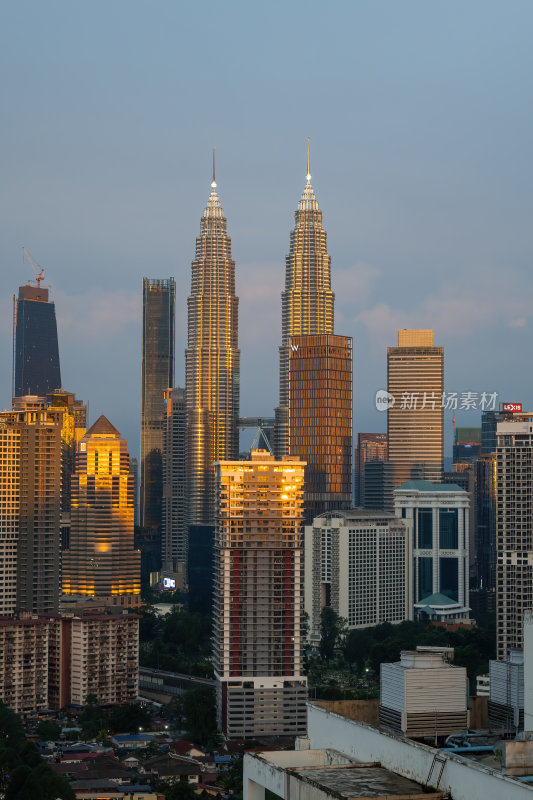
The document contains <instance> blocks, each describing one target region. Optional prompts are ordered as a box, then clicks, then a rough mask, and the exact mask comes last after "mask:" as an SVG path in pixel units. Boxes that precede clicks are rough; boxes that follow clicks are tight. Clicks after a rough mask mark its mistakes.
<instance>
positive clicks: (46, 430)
mask: <svg viewBox="0 0 533 800" xmlns="http://www.w3.org/2000/svg"><path fill="white" fill-rule="evenodd" d="M60 498H61V433H60V418H59V415H58V414H57V413H54V412H50V411H47V410H44V409H35V410H33V411H25V410H19V411H4V412H3V413H1V414H0V615H1V614H12V613H14V611H29V612H31V613H33V614H47V613H50V612H56V611H57V610H58V607H59V545H60Z"/></svg>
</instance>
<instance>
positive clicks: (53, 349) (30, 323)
mask: <svg viewBox="0 0 533 800" xmlns="http://www.w3.org/2000/svg"><path fill="white" fill-rule="evenodd" d="M14 305H15V309H14V314H15V320H14V330H15V342H14V362H15V363H14V370H13V371H14V381H13V397H20V396H22V395H26V394H34V395H38V396H40V397H42V396H44V395H46V393H47V392H52V391H54V390H55V389H60V388H61V370H60V366H59V346H58V343H57V323H56V310H55V305H54V303H51V302H50V301H49V299H48V289H46V288H44V287H41V286H40V285H37V286H30V285H29V284H28V285H27V286H20V287H19V296H18V299H17V300H16V301H15V303H14Z"/></svg>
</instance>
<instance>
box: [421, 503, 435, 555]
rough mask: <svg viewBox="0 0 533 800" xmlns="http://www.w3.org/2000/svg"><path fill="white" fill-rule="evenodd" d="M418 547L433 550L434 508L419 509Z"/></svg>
mask: <svg viewBox="0 0 533 800" xmlns="http://www.w3.org/2000/svg"><path fill="white" fill-rule="evenodd" d="M418 547H419V549H420V550H431V548H432V547H433V510H432V509H431V508H419V509H418Z"/></svg>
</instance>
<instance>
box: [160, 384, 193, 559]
mask: <svg viewBox="0 0 533 800" xmlns="http://www.w3.org/2000/svg"><path fill="white" fill-rule="evenodd" d="M165 409H166V420H165V421H166V425H165V435H164V437H163V514H162V520H161V560H162V562H163V569H164V570H172V571H173V570H175V569H176V568H177V566H178V564H179V563H181V564H182V565H183V568H184V571H186V564H187V550H188V537H187V519H186V493H185V489H186V472H185V469H186V451H185V443H186V439H187V397H186V392H185V389H180V388H174V389H167V391H166V392H165Z"/></svg>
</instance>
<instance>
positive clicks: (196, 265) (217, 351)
mask: <svg viewBox="0 0 533 800" xmlns="http://www.w3.org/2000/svg"><path fill="white" fill-rule="evenodd" d="M216 188H217V184H216V182H215V176H214V175H213V181H212V183H211V194H210V196H209V200H208V203H207V207H206V208H205V210H204V213H203V216H202V219H201V222H200V235H199V236H198V238H197V239H196V254H195V257H194V260H193V262H192V283H191V293H190V295H189V298H188V301H187V306H188V330H187V333H188V342H187V350H186V352H185V362H186V386H187V389H186V391H187V482H188V487H187V488H188V493H187V494H188V497H187V519H188V525H189V534H190V547H191V552H193V550H194V543H193V541H192V540H193V538H194V532H192V531H191V527H192V526H213V525H214V513H215V497H214V469H213V463H214V462H215V461H221V460H225V459H232V458H237V456H238V449H239V439H238V428H237V418H238V416H239V394H240V392H239V376H240V350H239V346H238V308H239V300H238V298H237V297H236V296H235V262H234V261H233V260H232V257H231V239H230V238H229V236H228V234H227V220H226V218H225V217H224V211H223V209H222V206H221V204H220V200H219V199H218V195H217V191H216ZM171 385H172V384H169V386H171ZM193 555H194V554H193ZM207 566H208V568H210V565H207Z"/></svg>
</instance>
